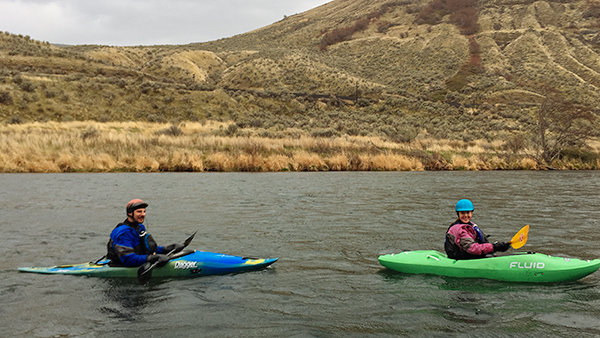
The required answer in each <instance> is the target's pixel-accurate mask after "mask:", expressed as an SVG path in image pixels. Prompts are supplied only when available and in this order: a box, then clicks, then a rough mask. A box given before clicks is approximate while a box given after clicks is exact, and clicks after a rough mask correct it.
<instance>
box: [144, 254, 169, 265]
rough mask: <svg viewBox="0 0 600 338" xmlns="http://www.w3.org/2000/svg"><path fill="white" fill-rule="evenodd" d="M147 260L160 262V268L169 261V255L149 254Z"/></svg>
mask: <svg viewBox="0 0 600 338" xmlns="http://www.w3.org/2000/svg"><path fill="white" fill-rule="evenodd" d="M146 261H148V262H150V263H156V262H158V267H159V268H160V267H161V266H164V265H165V264H167V262H169V256H167V255H161V254H154V255H148V256H146Z"/></svg>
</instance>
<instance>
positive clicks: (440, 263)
mask: <svg viewBox="0 0 600 338" xmlns="http://www.w3.org/2000/svg"><path fill="white" fill-rule="evenodd" d="M379 263H381V265H383V266H385V267H386V268H388V269H392V270H395V271H399V272H404V273H413V274H432V275H440V276H449V277H462V278H487V279H494V280H500V281H508V282H531V283H547V282H566V281H574V280H578V279H580V278H583V277H585V276H587V275H589V274H592V273H594V272H595V271H596V270H598V269H599V268H600V259H593V260H581V259H576V258H564V257H553V256H549V255H544V254H540V253H526V252H522V253H516V254H512V255H505V256H498V257H490V258H480V259H470V260H455V259H450V258H448V257H447V256H446V255H445V254H443V253H441V252H438V251H435V250H416V251H405V252H401V253H397V254H389V255H382V256H379Z"/></svg>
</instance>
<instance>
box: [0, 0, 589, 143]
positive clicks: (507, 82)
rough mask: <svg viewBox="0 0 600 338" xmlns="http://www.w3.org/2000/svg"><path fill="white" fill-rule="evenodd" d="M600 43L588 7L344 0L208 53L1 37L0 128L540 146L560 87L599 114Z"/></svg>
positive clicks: (519, 0) (496, 0)
mask: <svg viewBox="0 0 600 338" xmlns="http://www.w3.org/2000/svg"><path fill="white" fill-rule="evenodd" d="M599 32H600V2H599V1H593V0H586V1H568V0H567V1H528V0H512V1H511V0H482V1H479V2H476V1H471V0H452V1H451V0H433V1H428V0H410V1H390V0H335V1H332V2H330V3H328V4H325V5H323V6H320V7H317V8H314V9H312V10H309V11H307V12H304V13H300V14H296V15H292V16H289V17H286V18H284V19H283V20H281V21H278V22H276V23H273V24H272V25H269V26H267V27H263V28H261V29H258V30H255V31H252V32H248V33H245V34H241V35H238V36H234V37H231V38H227V39H221V40H217V41H212V42H208V43H200V44H189V45H173V46H148V47H145V46H140V47H110V46H94V45H82V46H70V47H62V48H59V47H55V46H52V45H50V44H48V43H44V42H40V41H36V40H34V39H32V38H31V37H29V36H22V35H15V34H10V33H4V34H0V120H2V121H5V122H8V123H20V122H26V121H73V120H75V121H78V120H95V121H100V122H108V121H114V122H116V121H129V120H138V121H148V122H174V123H175V122H180V121H204V120H207V119H212V120H217V121H227V120H233V121H234V122H235V123H236V124H235V128H233V127H232V128H231V130H230V133H231V134H232V135H235V134H236V133H241V134H240V135H244V133H243V132H244V129H245V128H247V127H252V128H254V129H253V130H254V131H251V133H262V134H261V135H267V136H270V137H286V136H287V135H289V132H288V133H286V131H289V130H290V129H299V130H304V131H305V132H308V133H311V134H312V135H313V136H315V135H316V136H318V135H323V136H332V135H378V136H383V137H387V138H388V139H390V140H392V141H398V142H406V141H410V140H412V139H414V138H415V137H417V136H418V135H424V134H425V135H430V136H433V137H437V138H449V139H460V140H464V141H469V140H475V139H488V140H492V139H500V140H505V141H511V140H512V141H514V140H515V138H516V137H520V138H525V139H529V138H530V136H529V134H530V133H531V130H532V129H533V128H534V126H535V124H536V121H535V111H536V109H537V107H538V106H539V105H540V104H541V103H542V102H543V100H544V98H545V96H544V95H545V93H547V92H548V88H549V87H551V88H552V90H556V91H560V92H561V93H562V95H564V97H565V98H566V99H567V100H568V101H569V102H571V103H572V104H577V105H583V106H586V107H591V108H592V109H593V110H597V109H598V107H600V91H599V90H598V87H599V86H600V56H599V51H600V36H599ZM247 133H250V131H247V132H246V134H247Z"/></svg>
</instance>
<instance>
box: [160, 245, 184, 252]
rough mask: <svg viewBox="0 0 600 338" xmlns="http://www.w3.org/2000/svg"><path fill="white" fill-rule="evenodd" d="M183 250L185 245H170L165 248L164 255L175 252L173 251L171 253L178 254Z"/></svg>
mask: <svg viewBox="0 0 600 338" xmlns="http://www.w3.org/2000/svg"><path fill="white" fill-rule="evenodd" d="M183 248H185V245H183V244H179V243H175V244H171V245H167V246H165V250H164V252H165V253H169V252H171V251H173V250H175V251H173V253H176V252H179V251H181V250H183Z"/></svg>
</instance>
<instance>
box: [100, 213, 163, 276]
mask: <svg viewBox="0 0 600 338" xmlns="http://www.w3.org/2000/svg"><path fill="white" fill-rule="evenodd" d="M107 249H108V254H107V255H106V256H107V258H108V259H110V260H111V261H112V262H113V263H114V264H117V265H119V264H122V265H124V266H140V265H142V264H144V263H146V257H147V256H148V255H150V254H152V253H158V254H162V253H164V247H162V246H158V245H156V242H155V241H154V239H153V238H152V236H151V235H150V234H149V233H147V232H146V227H145V226H144V224H142V223H135V222H133V223H132V222H129V220H125V222H123V223H119V224H117V226H116V227H115V228H114V229H113V231H112V232H111V233H110V240H109V241H108V245H107Z"/></svg>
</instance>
